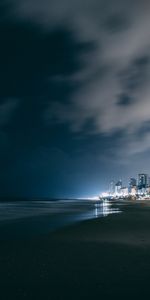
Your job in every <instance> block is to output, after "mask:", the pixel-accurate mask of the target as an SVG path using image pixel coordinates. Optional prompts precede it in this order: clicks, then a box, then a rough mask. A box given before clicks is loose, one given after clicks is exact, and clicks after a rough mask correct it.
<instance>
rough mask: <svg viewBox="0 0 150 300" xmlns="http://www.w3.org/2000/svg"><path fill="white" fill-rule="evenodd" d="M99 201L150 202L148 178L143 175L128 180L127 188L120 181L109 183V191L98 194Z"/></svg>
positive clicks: (149, 182)
mask: <svg viewBox="0 0 150 300" xmlns="http://www.w3.org/2000/svg"><path fill="white" fill-rule="evenodd" d="M100 199H127V200H150V178H149V176H148V175H147V174H145V173H140V174H138V178H137V179H135V178H132V177H131V178H130V180H129V184H128V186H123V184H122V180H119V181H117V182H116V183H115V182H114V180H113V181H111V182H110V185H109V190H108V191H107V192H104V193H101V194H100Z"/></svg>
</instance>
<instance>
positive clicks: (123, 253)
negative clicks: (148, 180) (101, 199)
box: [0, 203, 150, 299]
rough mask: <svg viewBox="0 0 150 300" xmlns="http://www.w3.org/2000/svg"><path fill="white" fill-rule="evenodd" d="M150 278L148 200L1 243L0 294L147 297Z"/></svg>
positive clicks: (6, 296)
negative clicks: (48, 230) (122, 210)
mask: <svg viewBox="0 0 150 300" xmlns="http://www.w3.org/2000/svg"><path fill="white" fill-rule="evenodd" d="M149 278H150V207H149V204H148V203H146V204H145V203H143V204H138V205H136V204H132V205H127V206H126V208H125V211H124V212H123V213H120V214H114V215H109V216H107V217H106V218H97V219H94V220H87V221H83V222H81V223H78V224H76V225H72V226H69V227H66V228H64V229H59V230H57V231H56V232H53V233H50V234H48V235H46V236H43V237H40V238H35V239H31V238H30V239H26V240H15V241H12V240H11V241H4V242H2V243H1V247H0V287H1V288H0V294H1V295H0V299H110V298H111V299H116V298H117V299H126V298H129V299H141V298H143V299H145V298H149V294H150V293H149Z"/></svg>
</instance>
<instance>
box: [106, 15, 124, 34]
mask: <svg viewBox="0 0 150 300" xmlns="http://www.w3.org/2000/svg"><path fill="white" fill-rule="evenodd" d="M129 27H130V23H129V20H128V18H126V16H125V15H123V13H122V14H117V13H114V14H112V15H110V16H108V18H107V19H106V21H105V22H104V28H105V29H106V30H107V31H108V32H109V33H111V34H115V33H120V32H122V31H124V30H126V29H128V28H129Z"/></svg>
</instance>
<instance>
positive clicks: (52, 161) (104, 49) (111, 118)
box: [0, 0, 150, 197]
mask: <svg viewBox="0 0 150 300" xmlns="http://www.w3.org/2000/svg"><path fill="white" fill-rule="evenodd" d="M149 157H150V2H149V1H148V0H147V1H146V0H139V1H138V0H135V1H131V0H130V1H129V0H124V1H123V0H82V1H81V0H62V1H61V0H3V1H2V0H1V2H0V196H23V197H32V196H35V197H37V196H38V197H76V196H77V197H79V196H85V195H86V196H87V195H96V194H98V193H100V192H101V191H103V190H106V189H107V188H108V184H109V182H110V181H111V180H112V179H114V180H118V179H120V178H121V179H122V180H124V182H125V183H127V181H128V177H130V176H131V177H133V176H136V175H137V173H139V172H147V173H150V158H149Z"/></svg>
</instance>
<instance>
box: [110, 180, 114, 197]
mask: <svg viewBox="0 0 150 300" xmlns="http://www.w3.org/2000/svg"><path fill="white" fill-rule="evenodd" d="M114 193H115V183H114V181H113V180H112V181H111V182H110V185H109V194H110V195H114Z"/></svg>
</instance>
